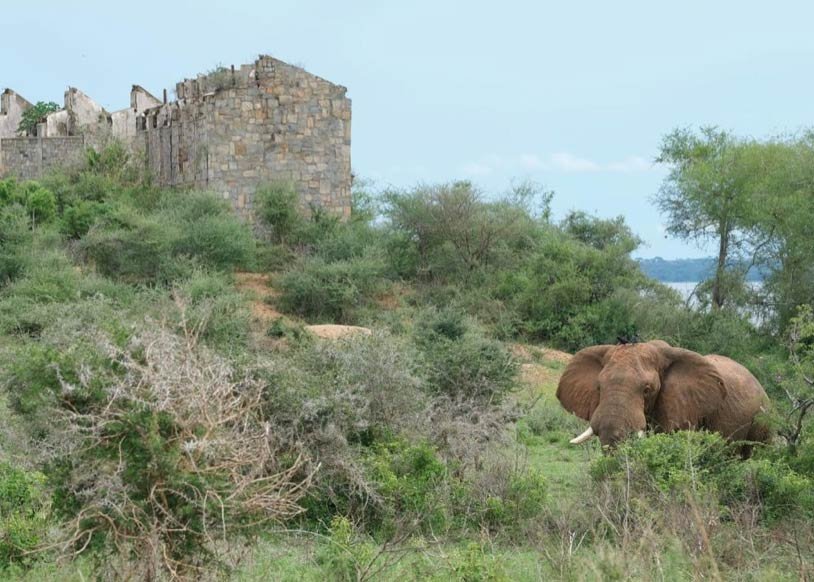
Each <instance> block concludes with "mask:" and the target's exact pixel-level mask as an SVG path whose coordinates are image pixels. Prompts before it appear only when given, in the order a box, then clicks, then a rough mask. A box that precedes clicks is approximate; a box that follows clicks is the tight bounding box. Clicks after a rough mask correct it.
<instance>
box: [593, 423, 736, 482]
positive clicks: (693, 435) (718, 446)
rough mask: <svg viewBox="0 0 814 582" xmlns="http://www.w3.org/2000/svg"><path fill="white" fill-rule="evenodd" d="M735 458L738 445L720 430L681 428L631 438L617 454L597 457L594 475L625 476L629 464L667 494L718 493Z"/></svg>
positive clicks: (594, 464) (595, 476) (599, 476)
mask: <svg viewBox="0 0 814 582" xmlns="http://www.w3.org/2000/svg"><path fill="white" fill-rule="evenodd" d="M735 457H736V451H735V450H734V448H733V447H732V446H731V444H730V443H728V442H727V441H726V440H724V438H723V437H722V436H721V435H719V434H718V433H709V432H704V431H678V432H675V433H671V434H654V435H650V436H648V437H647V438H643V439H631V440H628V441H626V442H624V443H623V444H622V445H620V447H619V449H618V451H617V453H616V454H615V455H614V456H612V457H602V458H598V459H596V461H594V463H593V465H592V466H591V474H592V475H593V477H594V478H602V477H607V476H610V475H615V474H618V475H621V474H623V473H624V472H625V471H626V470H627V468H628V465H627V463H629V464H630V465H629V467H630V469H631V470H632V471H634V472H637V474H640V475H641V476H642V477H645V478H647V479H650V480H651V482H652V484H653V485H654V486H655V487H656V488H657V489H659V490H661V491H663V492H665V493H667V492H680V491H683V490H684V489H686V488H690V489H693V490H697V489H700V490H704V491H710V490H711V491H713V492H714V491H717V490H718V486H719V485H720V481H721V478H722V477H723V476H724V475H726V474H727V469H728V466H729V465H730V464H731V463H733V462H734V461H735Z"/></svg>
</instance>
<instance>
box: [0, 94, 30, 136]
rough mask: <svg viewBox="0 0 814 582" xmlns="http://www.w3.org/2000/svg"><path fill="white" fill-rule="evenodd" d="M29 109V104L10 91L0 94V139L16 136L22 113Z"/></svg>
mask: <svg viewBox="0 0 814 582" xmlns="http://www.w3.org/2000/svg"><path fill="white" fill-rule="evenodd" d="M30 107H33V106H32V105H31V103H29V102H28V101H27V100H26V99H24V98H23V97H21V96H20V95H18V94H17V93H15V92H14V91H12V90H11V89H6V90H4V91H3V92H2V93H0V138H3V137H15V136H16V135H17V128H18V127H19V126H20V121H22V119H23V112H24V111H25V110H26V109H28V108H30Z"/></svg>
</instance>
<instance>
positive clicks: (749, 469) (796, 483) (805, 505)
mask: <svg viewBox="0 0 814 582" xmlns="http://www.w3.org/2000/svg"><path fill="white" fill-rule="evenodd" d="M591 473H592V475H593V476H594V478H596V479H603V478H608V477H614V476H616V477H622V478H624V479H632V480H633V481H634V482H636V483H637V487H639V491H640V492H644V491H646V489H647V487H648V486H652V487H654V488H655V489H656V490H658V491H660V492H661V493H664V494H669V495H675V494H677V493H683V492H685V491H688V490H689V491H692V492H695V493H701V494H706V495H713V496H714V497H715V498H717V499H718V500H720V502H721V503H722V504H724V505H732V504H735V503H744V502H746V503H750V504H752V505H753V506H756V507H758V508H760V513H761V515H762V516H763V517H764V518H765V519H767V520H776V519H778V518H784V517H788V516H791V515H796V516H802V517H807V518H808V517H811V516H814V493H812V491H814V481H812V479H811V478H809V477H806V476H804V475H801V474H799V473H797V472H796V471H794V470H793V469H791V468H790V467H789V465H788V464H787V462H786V461H785V460H784V459H782V458H771V455H770V456H768V457H766V458H756V459H750V460H748V461H741V460H740V456H739V454H738V447H737V446H736V444H733V443H729V442H727V441H726V440H724V438H723V437H721V436H720V435H719V434H717V433H707V432H703V431H679V432H676V433H672V434H656V435H652V436H649V437H647V438H644V439H636V440H630V441H627V442H625V443H623V444H622V445H621V446H620V447H619V450H618V451H617V452H616V453H615V454H614V455H613V456H605V457H601V458H597V459H596V460H595V461H594V463H593V465H592V467H591ZM642 486H644V488H642Z"/></svg>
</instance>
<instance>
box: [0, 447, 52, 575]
mask: <svg viewBox="0 0 814 582" xmlns="http://www.w3.org/2000/svg"><path fill="white" fill-rule="evenodd" d="M45 481H46V477H45V475H43V474H42V473H38V472H31V471H25V470H23V469H20V468H16V467H13V466H12V465H10V464H9V463H6V462H3V463H0V571H2V570H4V569H6V568H8V567H9V566H11V565H12V564H26V563H30V562H31V561H32V560H33V557H32V556H33V552H34V551H35V550H37V549H38V548H39V547H40V546H41V545H42V544H43V543H44V542H45V539H46V536H47V533H48V527H49V526H50V525H51V524H50V521H49V518H50V500H49V497H48V494H47V492H46V489H45Z"/></svg>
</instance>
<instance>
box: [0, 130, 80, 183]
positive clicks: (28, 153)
mask: <svg viewBox="0 0 814 582" xmlns="http://www.w3.org/2000/svg"><path fill="white" fill-rule="evenodd" d="M84 152H85V140H84V138H83V137H81V136H79V137H46V138H42V137H14V138H3V139H0V168H3V174H4V175H6V176H15V177H17V178H19V179H21V180H33V179H36V178H39V177H41V176H43V175H45V174H47V173H49V172H51V171H53V170H57V169H61V168H70V167H72V166H76V165H79V164H81V163H82V160H83V156H84Z"/></svg>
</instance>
